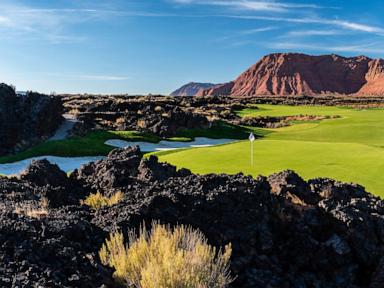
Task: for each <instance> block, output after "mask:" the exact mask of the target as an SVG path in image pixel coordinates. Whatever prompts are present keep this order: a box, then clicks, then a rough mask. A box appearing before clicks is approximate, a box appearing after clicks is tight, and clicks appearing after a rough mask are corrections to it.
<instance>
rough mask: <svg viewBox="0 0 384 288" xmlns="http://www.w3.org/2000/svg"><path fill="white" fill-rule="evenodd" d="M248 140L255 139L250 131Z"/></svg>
mask: <svg viewBox="0 0 384 288" xmlns="http://www.w3.org/2000/svg"><path fill="white" fill-rule="evenodd" d="M249 141H251V142H253V141H255V135H253V133H252V132H251V134H249Z"/></svg>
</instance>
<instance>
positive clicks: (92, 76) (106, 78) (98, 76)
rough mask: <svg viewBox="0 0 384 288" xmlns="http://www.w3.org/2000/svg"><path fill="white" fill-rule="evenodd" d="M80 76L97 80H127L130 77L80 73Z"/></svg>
mask: <svg viewBox="0 0 384 288" xmlns="http://www.w3.org/2000/svg"><path fill="white" fill-rule="evenodd" d="M78 78H81V79H84V80H95V81H125V80H128V79H129V77H127V76H116V75H80V76H78Z"/></svg>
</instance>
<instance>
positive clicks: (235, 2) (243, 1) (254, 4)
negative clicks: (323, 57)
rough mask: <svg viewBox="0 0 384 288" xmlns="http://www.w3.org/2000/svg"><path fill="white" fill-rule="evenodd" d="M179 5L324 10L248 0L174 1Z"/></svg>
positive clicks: (303, 5)
mask: <svg viewBox="0 0 384 288" xmlns="http://www.w3.org/2000/svg"><path fill="white" fill-rule="evenodd" d="M172 1H173V2H175V3H178V4H198V5H210V6H227V7H232V8H237V9H244V10H250V11H271V12H287V11H289V10H290V9H295V8H312V9H320V8H323V7H321V6H318V5H316V4H299V3H283V2H275V1H248V0H228V1H225V0H216V1H208V0H172Z"/></svg>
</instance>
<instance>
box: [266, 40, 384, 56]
mask: <svg viewBox="0 0 384 288" xmlns="http://www.w3.org/2000/svg"><path fill="white" fill-rule="evenodd" d="M268 46H269V47H270V48H273V49H288V50H291V49H293V50H309V51H326V52H353V53H382V52H383V49H382V48H381V47H382V46H383V43H376V42H374V43H368V44H361V45H319V44H311V43H309V44H308V43H299V42H294V43H293V42H279V43H272V44H269V45H268Z"/></svg>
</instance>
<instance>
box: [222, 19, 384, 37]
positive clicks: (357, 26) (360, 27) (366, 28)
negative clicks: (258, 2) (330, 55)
mask: <svg viewBox="0 0 384 288" xmlns="http://www.w3.org/2000/svg"><path fill="white" fill-rule="evenodd" d="M222 16H224V17H230V18H237V19H246V20H252V19H253V20H264V21H274V22H289V23H299V24H322V25H331V26H337V27H340V28H344V29H347V30H354V31H360V32H367V33H374V34H379V35H384V28H382V27H378V26H372V25H367V24H361V23H356V22H351V21H346V20H338V19H337V20H334V19H326V18H300V17H298V18H292V17H273V16H272V17H270V16H251V15H222Z"/></svg>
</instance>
